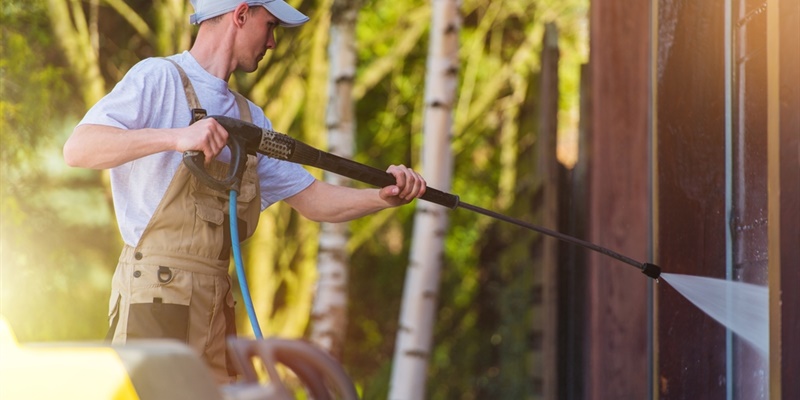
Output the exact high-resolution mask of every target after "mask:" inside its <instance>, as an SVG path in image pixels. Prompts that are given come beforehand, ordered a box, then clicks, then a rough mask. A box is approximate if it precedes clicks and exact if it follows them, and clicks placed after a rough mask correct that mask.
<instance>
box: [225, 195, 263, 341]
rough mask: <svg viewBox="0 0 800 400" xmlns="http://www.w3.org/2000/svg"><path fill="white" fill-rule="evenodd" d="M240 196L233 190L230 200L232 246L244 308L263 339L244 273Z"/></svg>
mask: <svg viewBox="0 0 800 400" xmlns="http://www.w3.org/2000/svg"><path fill="white" fill-rule="evenodd" d="M238 196H239V194H238V192H237V191H236V190H231V194H230V201H229V203H230V208H229V211H228V214H230V219H231V248H233V262H234V264H236V276H237V277H238V278H239V287H240V288H241V290H242V299H243V300H244V308H245V309H247V316H248V317H249V318H250V326H252V327H253V333H255V335H256V339H263V338H264V335H263V334H262V333H261V327H260V326H259V325H258V318H257V317H256V310H255V308H254V307H253V299H252V298H251V297H250V288H249V287H248V286H247V277H246V276H245V275H244V263H243V262H242V249H241V248H240V246H239V222H238V216H237V211H236V200H237V197H238Z"/></svg>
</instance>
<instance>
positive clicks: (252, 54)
mask: <svg viewBox="0 0 800 400" xmlns="http://www.w3.org/2000/svg"><path fill="white" fill-rule="evenodd" d="M192 5H193V6H194V8H195V14H194V15H192V17H191V22H192V23H194V24H199V25H200V27H199V30H198V33H197V39H196V41H195V43H194V45H193V46H192V48H191V50H189V51H187V52H183V53H181V54H177V55H174V56H171V57H167V58H152V59H147V60H144V61H142V62H140V63H138V64H136V65H135V66H134V67H133V68H131V70H130V71H129V72H128V73H127V74H126V75H125V77H124V78H123V79H122V80H121V81H120V82H119V83H118V84H117V86H116V87H115V88H114V89H113V90H112V91H111V93H109V94H108V95H107V96H106V97H104V98H103V99H102V100H100V101H99V102H98V103H97V104H96V105H94V106H93V107H92V108H91V109H90V110H89V112H88V113H87V114H86V116H85V117H84V119H83V120H82V121H81V122H80V123H79V125H78V126H77V127H76V128H75V130H74V132H73V133H72V135H71V136H70V138H69V139H68V140H67V142H66V144H65V146H64V158H65V160H66V162H67V164H69V165H71V166H76V167H84V168H95V169H106V168H108V169H110V170H111V187H112V193H113V199H114V209H115V212H116V216H117V221H118V224H119V227H120V232H121V234H122V238H123V241H124V242H125V247H124V249H123V250H122V254H121V255H120V259H119V264H118V265H117V269H116V271H115V273H114V278H113V282H112V293H111V299H110V304H109V323H110V329H109V338H111V339H112V340H113V342H114V343H125V342H126V340H128V339H134V338H154V337H169V338H177V339H181V340H184V341H186V342H187V343H188V344H189V345H190V346H192V347H193V348H195V349H196V350H197V351H198V352H199V354H200V355H201V356H202V357H203V358H204V360H205V361H206V362H207V364H208V365H209V366H210V367H211V368H212V370H213V371H214V373H215V375H216V376H217V378H218V380H219V381H220V382H228V381H230V379H231V376H232V375H233V371H231V370H230V368H229V365H228V363H227V360H226V350H225V337H226V336H227V335H231V334H235V325H234V320H233V297H232V296H231V292H230V288H231V283H230V277H229V276H228V273H227V270H228V264H229V257H230V234H229V231H228V229H229V228H228V221H227V220H228V215H227V214H228V211H227V210H228V206H227V201H228V194H227V193H223V192H219V191H216V190H213V189H211V188H209V187H207V186H205V185H203V184H202V183H200V182H199V181H198V180H197V179H196V178H195V177H194V176H193V175H192V174H191V173H189V171H188V169H186V167H185V166H184V165H183V164H182V161H181V160H182V153H183V152H184V151H187V150H197V151H202V152H203V154H204V155H205V159H206V160H207V165H206V168H207V170H209V171H216V172H217V173H219V172H220V171H225V170H226V168H227V164H226V163H227V162H228V161H229V158H230V152H229V151H228V149H227V148H226V147H225V143H226V140H227V136H228V132H226V131H225V129H224V128H222V126H221V125H220V124H219V123H217V122H216V121H215V120H214V119H213V118H205V119H204V118H202V117H203V115H204V114H207V115H225V116H229V117H234V118H240V119H243V120H249V121H252V122H253V123H254V124H256V125H259V126H261V127H264V128H271V123H270V121H269V120H268V119H267V118H266V116H264V114H263V112H262V110H261V109H260V108H258V107H257V106H256V105H255V104H253V103H252V102H249V101H247V100H246V99H244V98H243V97H242V96H240V95H238V94H237V93H235V92H232V91H231V90H229V88H228V80H229V78H230V76H231V74H232V73H233V72H234V71H235V70H237V69H238V70H243V71H247V72H252V71H255V70H256V68H257V67H258V62H259V61H260V60H261V59H262V58H263V57H264V54H265V53H266V51H267V50H269V49H273V48H274V47H275V37H274V35H273V32H274V30H275V28H276V27H277V26H279V25H282V26H286V27H293V26H299V25H302V24H303V23H305V22H306V21H307V20H308V17H306V16H305V15H303V14H302V13H300V12H299V11H297V10H295V9H294V8H292V7H291V6H290V5H288V4H287V3H285V2H283V1H281V0H260V1H253V0H248V1H243V0H192ZM218 156H219V157H218ZM387 172H389V173H391V174H392V175H394V177H395V178H396V181H397V184H396V185H391V186H388V187H384V188H382V189H352V188H346V187H339V186H333V185H330V184H327V183H325V182H321V181H317V180H315V179H314V178H313V177H312V176H311V175H310V174H309V173H308V172H306V171H305V170H304V169H303V168H302V167H300V166H298V165H296V164H291V163H286V162H282V161H278V160H274V159H269V158H266V157H263V156H261V155H259V156H258V157H254V156H250V159H249V160H248V164H247V170H246V171H245V174H244V178H243V182H242V184H241V189H240V192H239V193H240V194H239V198H238V202H237V214H238V216H239V219H240V220H239V227H240V231H241V232H240V237H243V238H246V237H248V236H249V235H251V234H252V233H253V231H254V230H255V226H256V223H257V222H258V216H259V214H260V212H261V211H262V210H263V209H265V208H266V207H268V206H269V205H271V204H272V203H275V202H277V201H280V200H284V201H286V202H287V203H288V204H289V205H290V206H291V207H293V208H294V209H296V210H297V211H299V212H300V213H301V214H302V215H303V216H305V217H307V218H309V219H312V220H314V221H325V222H342V221H348V220H351V219H354V218H358V217H361V216H364V215H367V214H370V213H373V212H376V211H378V210H382V209H385V208H388V207H395V206H399V205H402V204H406V203H408V202H410V201H412V200H413V199H415V198H417V197H419V196H421V195H422V194H423V193H424V192H425V188H426V185H425V181H424V179H422V177H420V176H419V175H418V174H417V173H415V172H414V171H412V170H411V169H409V168H406V167H404V166H391V167H389V169H388V170H387Z"/></svg>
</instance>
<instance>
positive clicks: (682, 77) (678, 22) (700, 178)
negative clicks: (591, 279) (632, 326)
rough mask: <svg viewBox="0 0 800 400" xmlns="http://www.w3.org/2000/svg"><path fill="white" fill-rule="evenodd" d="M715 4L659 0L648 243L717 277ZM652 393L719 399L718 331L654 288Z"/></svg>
mask: <svg viewBox="0 0 800 400" xmlns="http://www.w3.org/2000/svg"><path fill="white" fill-rule="evenodd" d="M723 5H724V3H723V2H696V1H667V0H662V1H660V2H659V20H658V25H659V31H658V61H657V65H656V68H657V73H656V79H657V82H656V83H655V84H656V85H657V100H656V101H657V116H658V117H657V123H656V130H657V133H656V135H657V137H656V140H657V144H656V148H657V158H658V166H657V177H658V192H657V193H658V199H657V204H658V209H657V210H656V213H657V218H658V221H659V222H658V227H657V232H656V235H657V240H658V249H657V251H658V255H659V260H658V261H659V263H660V265H661V266H662V268H663V271H664V272H668V273H679V274H690V275H701V276H706V277H724V275H725V247H726V245H725V229H726V221H725V86H724V43H725V41H724V20H723V17H724V15H725V13H724V9H723ZM657 295H658V311H657V315H658V321H657V331H658V343H657V344H656V346H657V352H658V360H657V365H658V377H657V380H656V384H657V385H658V387H657V392H658V395H659V398H661V399H722V398H725V393H726V386H725V385H726V382H725V380H726V378H725V377H726V370H725V329H724V328H723V327H722V326H721V325H719V324H718V323H717V322H715V321H714V320H712V319H711V318H710V317H708V316H707V315H706V314H704V313H703V312H702V311H700V310H699V309H697V308H696V307H695V306H694V305H692V304H691V303H689V301H687V300H686V299H684V298H683V297H682V296H681V295H680V294H678V293H677V292H676V291H675V290H673V289H672V288H671V287H670V286H669V285H668V284H659V285H658V293H657Z"/></svg>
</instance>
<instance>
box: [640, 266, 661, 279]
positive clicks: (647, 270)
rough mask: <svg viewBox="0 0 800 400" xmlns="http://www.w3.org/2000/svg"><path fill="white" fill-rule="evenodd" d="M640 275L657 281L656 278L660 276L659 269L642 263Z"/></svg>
mask: <svg viewBox="0 0 800 400" xmlns="http://www.w3.org/2000/svg"><path fill="white" fill-rule="evenodd" d="M642 273H643V274H645V275H647V276H649V277H651V278H653V279H655V280H658V277H659V276H661V267H659V266H658V265H655V264H651V263H642Z"/></svg>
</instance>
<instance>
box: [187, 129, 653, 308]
mask: <svg viewBox="0 0 800 400" xmlns="http://www.w3.org/2000/svg"><path fill="white" fill-rule="evenodd" d="M206 118H213V119H215V120H216V121H217V122H218V123H219V124H220V125H222V127H223V128H225V130H226V131H228V141H227V146H228V147H229V148H230V151H231V167H230V168H229V169H228V175H227V176H226V177H224V178H221V179H218V178H214V177H212V176H211V175H209V174H208V173H207V172H206V170H205V168H204V167H203V165H204V164H203V161H204V156H203V153H202V152H199V151H187V152H185V153H184V155H183V161H184V163H185V164H186V166H187V167H188V168H189V170H190V171H192V173H194V174H195V176H197V178H198V179H200V180H201V181H202V182H203V183H205V184H206V185H208V186H210V187H212V188H214V189H217V190H221V191H226V190H230V191H231V193H232V194H233V193H234V192H238V189H239V187H238V186H239V181H240V179H241V176H242V174H243V173H244V169H245V164H246V161H247V155H248V154H252V155H255V153H261V154H263V155H265V156H267V157H270V158H275V159H278V160H284V161H289V162H293V163H297V164H303V165H308V166H311V167H315V168H320V169H323V170H325V171H328V172H333V173H335V174H338V175H342V176H345V177H348V178H351V179H354V180H357V181H360V182H364V183H367V184H370V185H374V186H377V187H384V186H389V185H394V184H395V183H396V182H395V178H394V176H392V175H391V174H389V173H387V172H386V171H382V170H380V169H377V168H373V167H370V166H367V165H364V164H361V163H358V162H355V161H352V160H348V159H345V158H342V157H339V156H336V155H334V154H331V153H327V152H324V151H322V150H319V149H316V148H314V147H312V146H309V145H308V144H305V143H303V142H301V141H299V140H297V139H294V138H292V137H289V136H287V135H284V134H282V133H279V132H275V131H272V130H269V129H262V128H260V127H258V126H256V125H253V124H251V123H248V122H245V121H242V120H238V119H235V118H230V117H224V116H209V117H206ZM420 198H421V199H422V200H426V201H429V202H432V203H436V204H438V205H441V206H444V207H447V208H450V209H456V208H464V209H467V210H470V211H473V212H476V213H479V214H483V215H486V216H489V217H492V218H495V219H499V220H501V221H505V222H508V223H511V224H514V225H517V226H520V227H523V228H526V229H530V230H532V231H536V232H539V233H541V234H543V235H547V236H551V237H554V238H557V239H560V240H563V241H565V242H568V243H573V244H576V245H579V246H582V247H585V248H587V249H590V250H593V251H596V252H598V253H600V254H603V255H606V256H608V257H611V258H613V259H616V260H619V261H622V262H624V263H626V264H629V265H632V266H634V267H636V268H638V269H639V270H641V271H642V273H644V274H645V275H647V276H648V277H650V278H653V279H658V277H659V276H660V275H661V268H660V267H659V266H657V265H655V264H652V263H647V262H639V261H636V260H634V259H632V258H630V257H627V256H624V255H622V254H619V253H617V252H615V251H612V250H610V249H607V248H605V247H602V246H599V245H596V244H594V243H590V242H587V241H585V240H581V239H578V238H575V237H572V236H569V235H565V234H563V233H560V232H557V231H553V230H550V229H547V228H544V227H541V226H538V225H534V224H530V223H528V222H525V221H522V220H519V219H516V218H511V217H508V216H505V215H503V214H500V213H497V212H494V211H490V210H487V209H484V208H481V207H477V206H474V205H472V204H468V203H464V202H462V201H460V200H459V197H458V196H457V195H454V194H450V193H446V192H442V191H440V190H437V189H434V188H431V187H428V188H427V189H426V191H425V193H424V194H423V195H422V196H421V197H420ZM231 203H234V204H235V202H234V199H231ZM235 211H236V207H231V212H232V213H235ZM230 220H231V223H232V224H233V222H234V221H235V220H236V218H235V215H234V214H232V215H231V218H230ZM232 228H233V227H232ZM237 237H238V236H237ZM231 239H232V242H233V247H234V250H235V249H236V248H237V247H238V240H233V239H234V237H233V232H232V236H231ZM235 255H236V251H234V256H235ZM237 266H238V264H237ZM237 273H239V272H238V268H237ZM239 276H240V281H241V276H243V273H239ZM245 288H246V285H244V287H243V290H242V294H243V295H244V292H245ZM246 302H247V299H245V303H246ZM248 312H250V309H249V308H248ZM250 319H251V321H254V320H255V319H254V316H253V315H251V316H250Z"/></svg>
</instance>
